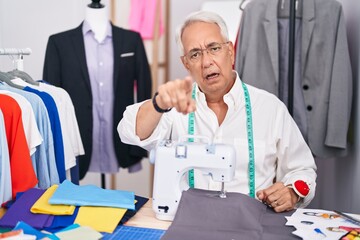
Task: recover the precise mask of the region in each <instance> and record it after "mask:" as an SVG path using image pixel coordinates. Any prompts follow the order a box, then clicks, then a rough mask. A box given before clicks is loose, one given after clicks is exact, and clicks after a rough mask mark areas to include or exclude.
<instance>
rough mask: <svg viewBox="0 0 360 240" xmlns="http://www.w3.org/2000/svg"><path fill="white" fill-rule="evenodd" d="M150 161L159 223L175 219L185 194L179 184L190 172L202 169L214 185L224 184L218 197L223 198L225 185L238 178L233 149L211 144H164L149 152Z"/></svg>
mask: <svg viewBox="0 0 360 240" xmlns="http://www.w3.org/2000/svg"><path fill="white" fill-rule="evenodd" d="M185 137H192V138H194V136H185ZM196 138H200V137H196ZM202 138H203V140H204V139H205V140H207V138H204V137H202ZM149 160H150V162H151V163H153V164H155V172H154V185H153V206H152V207H153V210H154V212H155V214H156V218H158V219H160V220H168V221H171V220H173V219H174V216H175V213H176V210H177V207H178V204H179V201H180V198H181V192H182V191H183V190H186V189H182V187H181V186H180V183H181V180H182V179H183V178H184V176H183V175H184V174H186V173H187V172H188V171H189V170H190V169H199V170H201V171H203V172H205V173H208V174H209V175H210V176H211V177H212V179H213V180H214V181H218V182H222V189H221V190H220V191H219V195H218V197H222V198H224V197H226V194H225V190H224V182H229V181H231V180H232V179H233V177H234V175H235V161H236V159H235V149H234V147H233V146H232V145H225V144H209V141H208V140H207V143H202V142H187V141H181V139H179V141H178V142H173V141H171V140H164V141H162V142H161V143H160V144H159V145H158V146H157V147H156V148H154V149H153V150H152V151H151V152H150V157H149ZM195 181H196V180H195ZM188 188H189V186H188V185H187V189H188Z"/></svg>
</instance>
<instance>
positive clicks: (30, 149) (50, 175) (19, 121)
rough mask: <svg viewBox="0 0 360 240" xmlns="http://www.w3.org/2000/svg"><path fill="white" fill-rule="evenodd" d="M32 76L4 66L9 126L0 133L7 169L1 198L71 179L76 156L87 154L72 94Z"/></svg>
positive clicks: (2, 91)
mask: <svg viewBox="0 0 360 240" xmlns="http://www.w3.org/2000/svg"><path fill="white" fill-rule="evenodd" d="M18 76H23V78H19V77H18ZM29 78H30V75H29V74H27V73H26V72H24V71H21V70H19V69H14V70H12V71H8V72H0V97H1V99H2V100H1V101H0V102H1V103H0V109H1V111H2V116H3V120H4V121H2V126H1V127H2V128H3V129H5V131H1V132H0V134H1V135H2V136H1V139H2V142H1V145H2V149H6V151H2V152H1V154H0V156H1V159H0V161H1V166H2V170H4V171H5V172H6V173H8V174H6V175H4V176H3V175H2V176H1V178H0V186H4V188H3V187H2V188H1V191H2V192H1V196H2V198H1V199H0V200H1V203H3V202H6V201H8V200H10V199H12V198H14V197H15V196H16V194H17V193H18V192H23V191H25V190H27V189H29V188H31V187H35V186H37V187H39V188H42V189H46V188H48V187H50V186H51V185H53V184H59V183H61V182H62V181H64V180H65V179H70V176H69V171H70V168H72V167H74V165H75V159H76V157H78V156H80V155H82V154H84V149H83V145H82V141H81V138H80V133H79V128H78V125H77V120H76V118H75V112H74V107H73V104H72V102H71V99H70V97H69V96H68V94H67V93H66V92H65V91H64V90H62V89H60V88H58V87H55V86H52V85H49V84H47V83H44V82H36V81H34V80H32V79H29ZM32 81H33V82H32ZM29 82H32V83H29ZM15 116H17V118H15ZM4 136H5V137H4ZM5 140H6V143H5ZM6 146H7V148H6ZM5 176H6V177H5ZM5 186H7V187H5ZM9 187H10V188H11V189H12V191H11V195H9V190H8V189H9Z"/></svg>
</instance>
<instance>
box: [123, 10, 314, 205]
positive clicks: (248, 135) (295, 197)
mask: <svg viewBox="0 0 360 240" xmlns="http://www.w3.org/2000/svg"><path fill="white" fill-rule="evenodd" d="M176 39H177V43H178V45H179V49H180V51H181V53H182V56H181V61H182V63H183V65H184V66H185V68H186V69H187V71H188V72H189V74H190V75H191V77H192V78H191V77H186V78H185V79H176V80H173V81H169V82H167V83H165V84H163V85H161V86H159V87H158V89H157V93H156V94H155V95H154V97H153V99H152V100H147V101H143V102H141V103H137V104H134V105H131V106H128V107H127V109H126V111H125V112H124V116H123V119H122V120H121V121H120V123H119V125H118V132H119V134H120V138H121V140H122V141H123V142H125V143H128V144H134V145H138V146H141V147H143V148H145V149H147V150H150V149H152V148H154V147H156V145H157V144H158V143H159V141H161V140H163V139H167V138H171V139H173V140H177V139H178V138H179V137H181V136H184V135H187V134H188V133H189V129H188V126H189V121H193V123H194V132H193V134H194V135H201V136H207V137H209V138H210V139H211V140H212V141H213V142H214V143H225V144H232V145H234V146H235V148H236V158H237V159H236V172H235V178H234V179H233V181H232V182H230V183H226V184H225V188H226V190H227V191H232V192H240V193H244V194H249V195H250V196H252V197H257V198H258V199H259V200H261V201H263V202H265V203H267V204H269V205H271V206H272V207H273V208H274V210H275V211H276V212H283V211H288V210H291V209H293V208H295V207H305V206H306V205H307V204H309V202H310V201H311V200H312V198H313V197H314V194H315V186H316V183H315V179H316V173H315V171H316V166H315V163H314V159H313V157H312V154H311V152H310V149H309V148H308V146H307V145H306V143H305V141H304V139H303V137H302V135H301V133H300V131H299V129H298V127H297V125H296V123H295V122H294V120H293V119H292V117H291V116H290V114H289V113H288V110H287V108H286V106H285V105H284V104H283V103H282V102H281V101H280V100H279V99H278V98H277V97H276V96H274V95H272V94H270V93H268V92H266V91H263V90H260V89H257V88H254V87H252V86H249V85H247V84H244V83H243V82H242V81H241V80H240V79H239V76H238V74H237V72H235V71H233V70H232V65H233V63H234V46H233V43H232V42H230V41H229V39H228V32H227V27H226V25H225V23H224V21H223V19H221V17H219V16H218V15H217V14H214V13H211V12H203V11H201V12H195V13H193V14H191V15H189V16H188V17H187V18H186V19H185V21H184V23H183V25H182V26H180V28H179V29H178V32H177V36H176ZM254 64H256V63H254ZM192 79H194V80H195V83H193V82H192ZM192 95H193V97H192ZM192 112H193V115H192V114H190V113H192ZM249 140H250V141H249ZM251 140H253V141H251ZM249 145H250V146H251V145H253V146H252V147H253V148H251V147H250V148H249ZM251 149H254V150H253V152H252V150H251ZM249 153H250V154H249ZM250 156H254V157H250ZM251 165H254V166H255V170H254V171H251V169H252V168H251ZM249 166H250V167H249ZM194 172H195V173H194V176H195V185H194V187H196V188H201V189H209V190H219V189H220V188H221V186H220V184H221V183H217V182H214V181H212V179H211V177H209V176H208V175H206V176H205V175H203V174H202V172H201V171H197V170H195V171H194ZM184 179H185V178H184ZM307 188H309V189H307Z"/></svg>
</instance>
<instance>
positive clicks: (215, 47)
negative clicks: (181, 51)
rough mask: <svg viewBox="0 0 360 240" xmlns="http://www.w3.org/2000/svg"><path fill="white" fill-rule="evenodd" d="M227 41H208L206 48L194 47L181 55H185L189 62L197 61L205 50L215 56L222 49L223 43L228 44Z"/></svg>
mask: <svg viewBox="0 0 360 240" xmlns="http://www.w3.org/2000/svg"><path fill="white" fill-rule="evenodd" d="M228 43H229V42H224V43H217V42H214V43H210V44H209V45H208V46H206V48H204V49H203V48H195V49H192V50H191V51H190V52H188V53H187V54H185V55H184V56H183V57H186V58H187V59H188V60H189V61H190V62H191V63H197V62H198V61H199V60H200V59H201V57H202V56H203V55H204V53H203V51H206V52H207V53H208V54H210V55H211V56H217V55H219V54H220V53H221V51H222V50H223V49H224V48H223V45H225V44H228Z"/></svg>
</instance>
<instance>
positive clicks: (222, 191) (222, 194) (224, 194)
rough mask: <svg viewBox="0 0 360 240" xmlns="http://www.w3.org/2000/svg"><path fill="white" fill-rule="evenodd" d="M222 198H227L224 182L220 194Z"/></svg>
mask: <svg viewBox="0 0 360 240" xmlns="http://www.w3.org/2000/svg"><path fill="white" fill-rule="evenodd" d="M219 197H220V198H226V191H225V184H224V182H222V183H221V191H220V194H219Z"/></svg>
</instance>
